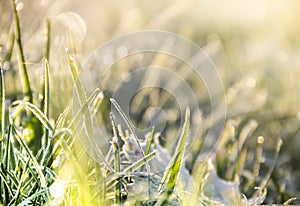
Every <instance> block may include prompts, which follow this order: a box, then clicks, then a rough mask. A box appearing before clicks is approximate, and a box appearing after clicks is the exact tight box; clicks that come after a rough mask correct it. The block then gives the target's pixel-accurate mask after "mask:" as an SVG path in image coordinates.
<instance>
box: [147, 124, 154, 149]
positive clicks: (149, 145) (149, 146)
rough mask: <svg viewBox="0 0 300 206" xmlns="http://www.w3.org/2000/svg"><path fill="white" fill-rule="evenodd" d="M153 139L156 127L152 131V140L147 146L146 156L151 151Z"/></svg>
mask: <svg viewBox="0 0 300 206" xmlns="http://www.w3.org/2000/svg"><path fill="white" fill-rule="evenodd" d="M153 137H154V126H153V127H152V131H151V135H150V139H149V140H148V144H147V148H146V152H145V155H148V154H149V151H150V148H151V144H152V142H153Z"/></svg>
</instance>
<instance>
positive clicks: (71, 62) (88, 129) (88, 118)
mask: <svg viewBox="0 0 300 206" xmlns="http://www.w3.org/2000/svg"><path fill="white" fill-rule="evenodd" d="M67 55H68V61H69V66H70V69H71V73H72V78H73V82H74V84H75V88H76V93H77V96H78V98H79V103H80V105H84V104H85V103H86V101H87V98H86V94H85V91H84V88H83V84H82V83H81V81H80V78H79V75H78V72H77V69H76V66H75V63H74V59H73V57H72V56H71V55H70V53H69V51H68V50H67ZM88 107H89V105H88ZM84 116H85V118H84V121H85V128H86V132H87V135H88V141H89V142H90V144H91V145H93V146H95V147H96V148H95V149H96V150H95V152H96V154H97V155H98V157H99V158H100V159H101V160H102V161H103V162H104V163H105V164H106V165H107V166H108V167H109V164H108V162H106V159H105V156H104V155H103V154H102V152H101V150H100V148H99V147H98V145H97V144H96V143H95V142H94V139H95V138H94V131H93V127H92V125H93V124H92V117H91V113H90V110H89V109H87V111H86V112H85V113H84ZM101 135H102V134H101Z"/></svg>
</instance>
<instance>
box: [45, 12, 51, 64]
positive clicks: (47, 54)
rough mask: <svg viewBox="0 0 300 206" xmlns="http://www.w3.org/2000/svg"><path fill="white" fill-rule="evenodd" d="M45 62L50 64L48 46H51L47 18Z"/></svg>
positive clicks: (49, 24) (48, 20) (49, 26)
mask: <svg viewBox="0 0 300 206" xmlns="http://www.w3.org/2000/svg"><path fill="white" fill-rule="evenodd" d="M46 38H47V41H46V54H45V57H46V60H47V62H50V46H51V21H50V19H49V18H47V21H46Z"/></svg>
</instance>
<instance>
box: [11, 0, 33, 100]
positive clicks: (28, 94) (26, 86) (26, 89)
mask: <svg viewBox="0 0 300 206" xmlns="http://www.w3.org/2000/svg"><path fill="white" fill-rule="evenodd" d="M12 5H13V11H14V21H15V38H16V41H17V46H18V48H19V58H20V76H21V83H22V89H23V93H24V95H25V100H26V101H28V102H30V103H33V98H32V91H31V86H30V82H29V78H28V73H27V68H26V61H25V56H24V51H23V46H22V39H21V29H20V19H19V14H18V11H17V5H16V2H15V0H12Z"/></svg>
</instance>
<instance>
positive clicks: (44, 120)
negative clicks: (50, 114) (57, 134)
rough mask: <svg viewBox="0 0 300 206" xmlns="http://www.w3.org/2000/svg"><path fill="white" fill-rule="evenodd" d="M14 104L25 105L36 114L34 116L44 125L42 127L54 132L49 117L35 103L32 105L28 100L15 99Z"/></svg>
mask: <svg viewBox="0 0 300 206" xmlns="http://www.w3.org/2000/svg"><path fill="white" fill-rule="evenodd" d="M14 104H23V105H25V106H26V108H27V109H29V110H30V111H31V112H32V113H33V114H34V115H35V116H36V118H38V119H39V121H40V122H41V123H42V124H43V125H44V127H46V128H47V129H49V130H50V131H51V132H52V133H53V132H54V128H53V126H52V125H51V122H50V121H49V119H48V118H47V117H46V116H45V115H44V114H43V112H42V111H41V110H40V109H38V108H37V107H36V106H35V105H33V104H31V103H29V102H23V101H16V102H15V103H14Z"/></svg>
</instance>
